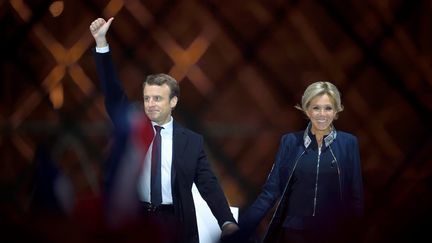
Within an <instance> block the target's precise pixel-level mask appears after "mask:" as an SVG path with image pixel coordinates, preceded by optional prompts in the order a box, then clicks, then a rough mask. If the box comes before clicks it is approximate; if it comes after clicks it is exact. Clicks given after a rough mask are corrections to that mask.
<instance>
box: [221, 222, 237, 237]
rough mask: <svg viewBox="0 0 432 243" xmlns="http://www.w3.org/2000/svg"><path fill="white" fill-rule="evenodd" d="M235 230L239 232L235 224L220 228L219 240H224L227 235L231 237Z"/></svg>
mask: <svg viewBox="0 0 432 243" xmlns="http://www.w3.org/2000/svg"><path fill="white" fill-rule="evenodd" d="M237 230H239V227H238V225H237V224H235V223H229V224H226V225H224V226H223V227H222V233H221V238H224V237H226V236H228V235H232V234H234V232H236V231H237Z"/></svg>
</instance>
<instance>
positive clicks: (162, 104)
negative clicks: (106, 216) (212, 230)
mask: <svg viewBox="0 0 432 243" xmlns="http://www.w3.org/2000/svg"><path fill="white" fill-rule="evenodd" d="M112 21H113V18H110V19H109V20H108V21H105V20H104V19H102V18H98V19H96V20H95V21H93V22H92V23H91V25H90V32H91V34H92V36H93V37H94V39H95V41H96V50H95V60H96V65H97V71H98V75H99V78H100V80H101V86H102V90H103V92H104V95H105V105H106V109H107V112H108V114H109V116H110V118H111V120H112V122H113V124H114V130H115V140H116V141H115V145H116V146H114V148H113V150H114V151H112V153H111V157H110V165H109V168H110V170H109V171H110V172H108V176H109V177H110V178H115V179H109V180H108V183H107V184H108V188H109V189H108V191H109V192H110V193H111V195H110V198H112V199H113V198H114V199H113V200H116V202H115V203H111V204H110V205H111V206H112V205H114V206H113V207H114V208H115V207H117V208H118V207H120V206H119V205H123V207H126V208H129V209H130V208H133V207H132V206H131V207H129V206H128V205H134V204H133V203H130V204H129V202H127V200H128V199H126V197H127V196H126V195H127V193H125V191H129V192H130V193H129V195H135V198H136V199H137V200H136V201H137V203H136V204H135V205H137V208H138V209H139V211H131V213H132V214H133V213H134V212H141V213H140V214H142V215H144V216H145V217H146V218H147V219H148V218H150V219H152V222H154V223H155V224H158V225H160V226H161V228H162V230H161V231H160V233H161V237H162V239H166V240H168V241H172V240H175V241H179V242H198V241H199V239H198V229H197V223H196V215H195V207H194V201H193V197H192V184H193V183H195V184H196V186H197V188H198V190H199V192H200V194H201V196H202V197H203V198H204V199H205V201H206V202H207V204H208V206H209V208H210V209H211V211H212V213H213V215H214V216H215V217H216V219H217V221H218V223H219V225H220V227H221V229H222V234H221V237H224V236H226V235H229V234H232V233H233V232H235V231H236V230H237V229H238V226H237V224H236V222H235V219H234V218H233V215H232V213H231V211H230V208H229V205H228V203H227V200H226V198H225V195H224V193H223V191H222V189H221V187H220V185H219V183H218V181H217V178H216V176H215V175H214V173H213V171H212V169H211V166H210V164H209V162H208V160H207V158H206V155H205V152H204V148H203V143H204V142H203V138H202V136H201V135H199V134H197V133H194V132H192V131H190V130H188V129H186V128H184V127H182V126H180V125H179V124H178V123H176V122H175V121H174V119H173V117H172V116H171V112H172V110H173V109H174V108H175V106H176V105H177V102H178V98H179V86H178V83H177V82H176V80H175V79H174V78H172V77H171V76H169V75H167V74H155V75H149V76H148V77H147V79H146V81H145V82H144V84H143V96H144V97H143V98H144V111H145V115H144V116H140V115H136V114H139V113H137V112H136V110H135V111H132V112H129V107H130V105H129V104H128V102H127V98H126V95H125V93H124V91H123V89H122V86H121V84H120V80H119V79H118V77H117V74H116V72H115V70H114V65H113V63H112V59H111V53H110V50H109V47H108V43H107V40H106V32H107V31H108V29H109V27H110V25H111V23H112ZM134 114H135V115H134ZM147 151H148V153H147ZM125 164H128V165H125ZM158 166H159V167H158ZM125 168H128V169H125ZM128 173H129V175H127V174H128ZM119 178H122V179H119ZM155 178H156V179H158V180H159V181H155V180H156V179H155ZM112 181H116V182H112ZM119 183H120V184H121V185H119ZM115 192H117V193H115ZM113 193H115V196H113ZM132 197H133V196H132ZM130 201H133V200H130ZM113 218H114V220H116V217H113ZM117 219H119V218H117ZM119 220H120V219H119ZM164 227H165V228H169V229H170V230H172V231H174V232H177V233H173V234H174V238H172V237H171V238H169V237H168V238H164V237H165V236H166V235H167V234H168V235H169V234H170V232H167V231H166V230H164V229H163V228H164ZM176 229H181V230H177V231H176Z"/></svg>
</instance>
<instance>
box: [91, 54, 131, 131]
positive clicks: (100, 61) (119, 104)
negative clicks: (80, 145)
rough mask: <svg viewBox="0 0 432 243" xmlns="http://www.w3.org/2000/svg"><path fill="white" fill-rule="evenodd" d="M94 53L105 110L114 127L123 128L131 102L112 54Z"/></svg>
mask: <svg viewBox="0 0 432 243" xmlns="http://www.w3.org/2000/svg"><path fill="white" fill-rule="evenodd" d="M93 52H94V57H95V61H96V70H97V74H98V77H99V80H100V85H101V89H102V92H103V95H104V97H105V108H106V110H107V112H108V115H109V117H110V119H111V121H112V122H113V124H114V127H115V128H121V127H122V126H121V125H125V122H126V120H125V119H126V118H127V116H125V114H124V113H125V112H126V111H127V110H128V107H129V102H128V99H127V96H126V94H125V92H124V90H123V87H122V86H121V81H120V80H119V78H118V75H117V72H116V70H115V68H114V64H113V61H112V57H111V52H107V53H97V52H96V51H95V50H93Z"/></svg>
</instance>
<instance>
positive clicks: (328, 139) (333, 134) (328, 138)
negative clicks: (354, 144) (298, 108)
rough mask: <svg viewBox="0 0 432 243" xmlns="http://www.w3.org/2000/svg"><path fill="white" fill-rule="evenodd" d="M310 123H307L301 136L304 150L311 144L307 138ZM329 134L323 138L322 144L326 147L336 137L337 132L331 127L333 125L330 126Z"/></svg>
mask: <svg viewBox="0 0 432 243" xmlns="http://www.w3.org/2000/svg"><path fill="white" fill-rule="evenodd" d="M311 126H312V123H311V122H309V124H308V126H307V128H306V130H305V131H304V134H303V143H304V146H305V148H307V147H309V145H310V144H311V143H312V139H311V138H310V137H309V131H310V129H311ZM330 129H331V131H330V133H329V134H328V135H327V136H326V137H325V138H324V144H325V146H326V147H328V146H329V145H330V144H332V143H333V141H334V140H335V139H336V136H337V131H336V129H335V127H334V126H333V124H331V125H330Z"/></svg>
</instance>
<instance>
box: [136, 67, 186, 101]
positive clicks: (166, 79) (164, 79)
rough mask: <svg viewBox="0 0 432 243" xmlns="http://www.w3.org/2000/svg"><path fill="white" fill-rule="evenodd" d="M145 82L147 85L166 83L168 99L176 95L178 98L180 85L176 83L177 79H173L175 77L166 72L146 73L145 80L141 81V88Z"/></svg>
mask: <svg viewBox="0 0 432 243" xmlns="http://www.w3.org/2000/svg"><path fill="white" fill-rule="evenodd" d="M146 84H148V85H158V86H161V85H164V84H167V85H168V87H169V88H170V91H171V92H170V96H169V97H170V99H172V98H173V97H177V98H180V97H179V96H180V87H179V85H178V82H177V80H175V78H173V77H171V76H170V75H168V74H165V73H158V74H151V75H148V76H147V78H146V80H145V81H144V83H143V88H144V87H145V86H146Z"/></svg>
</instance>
